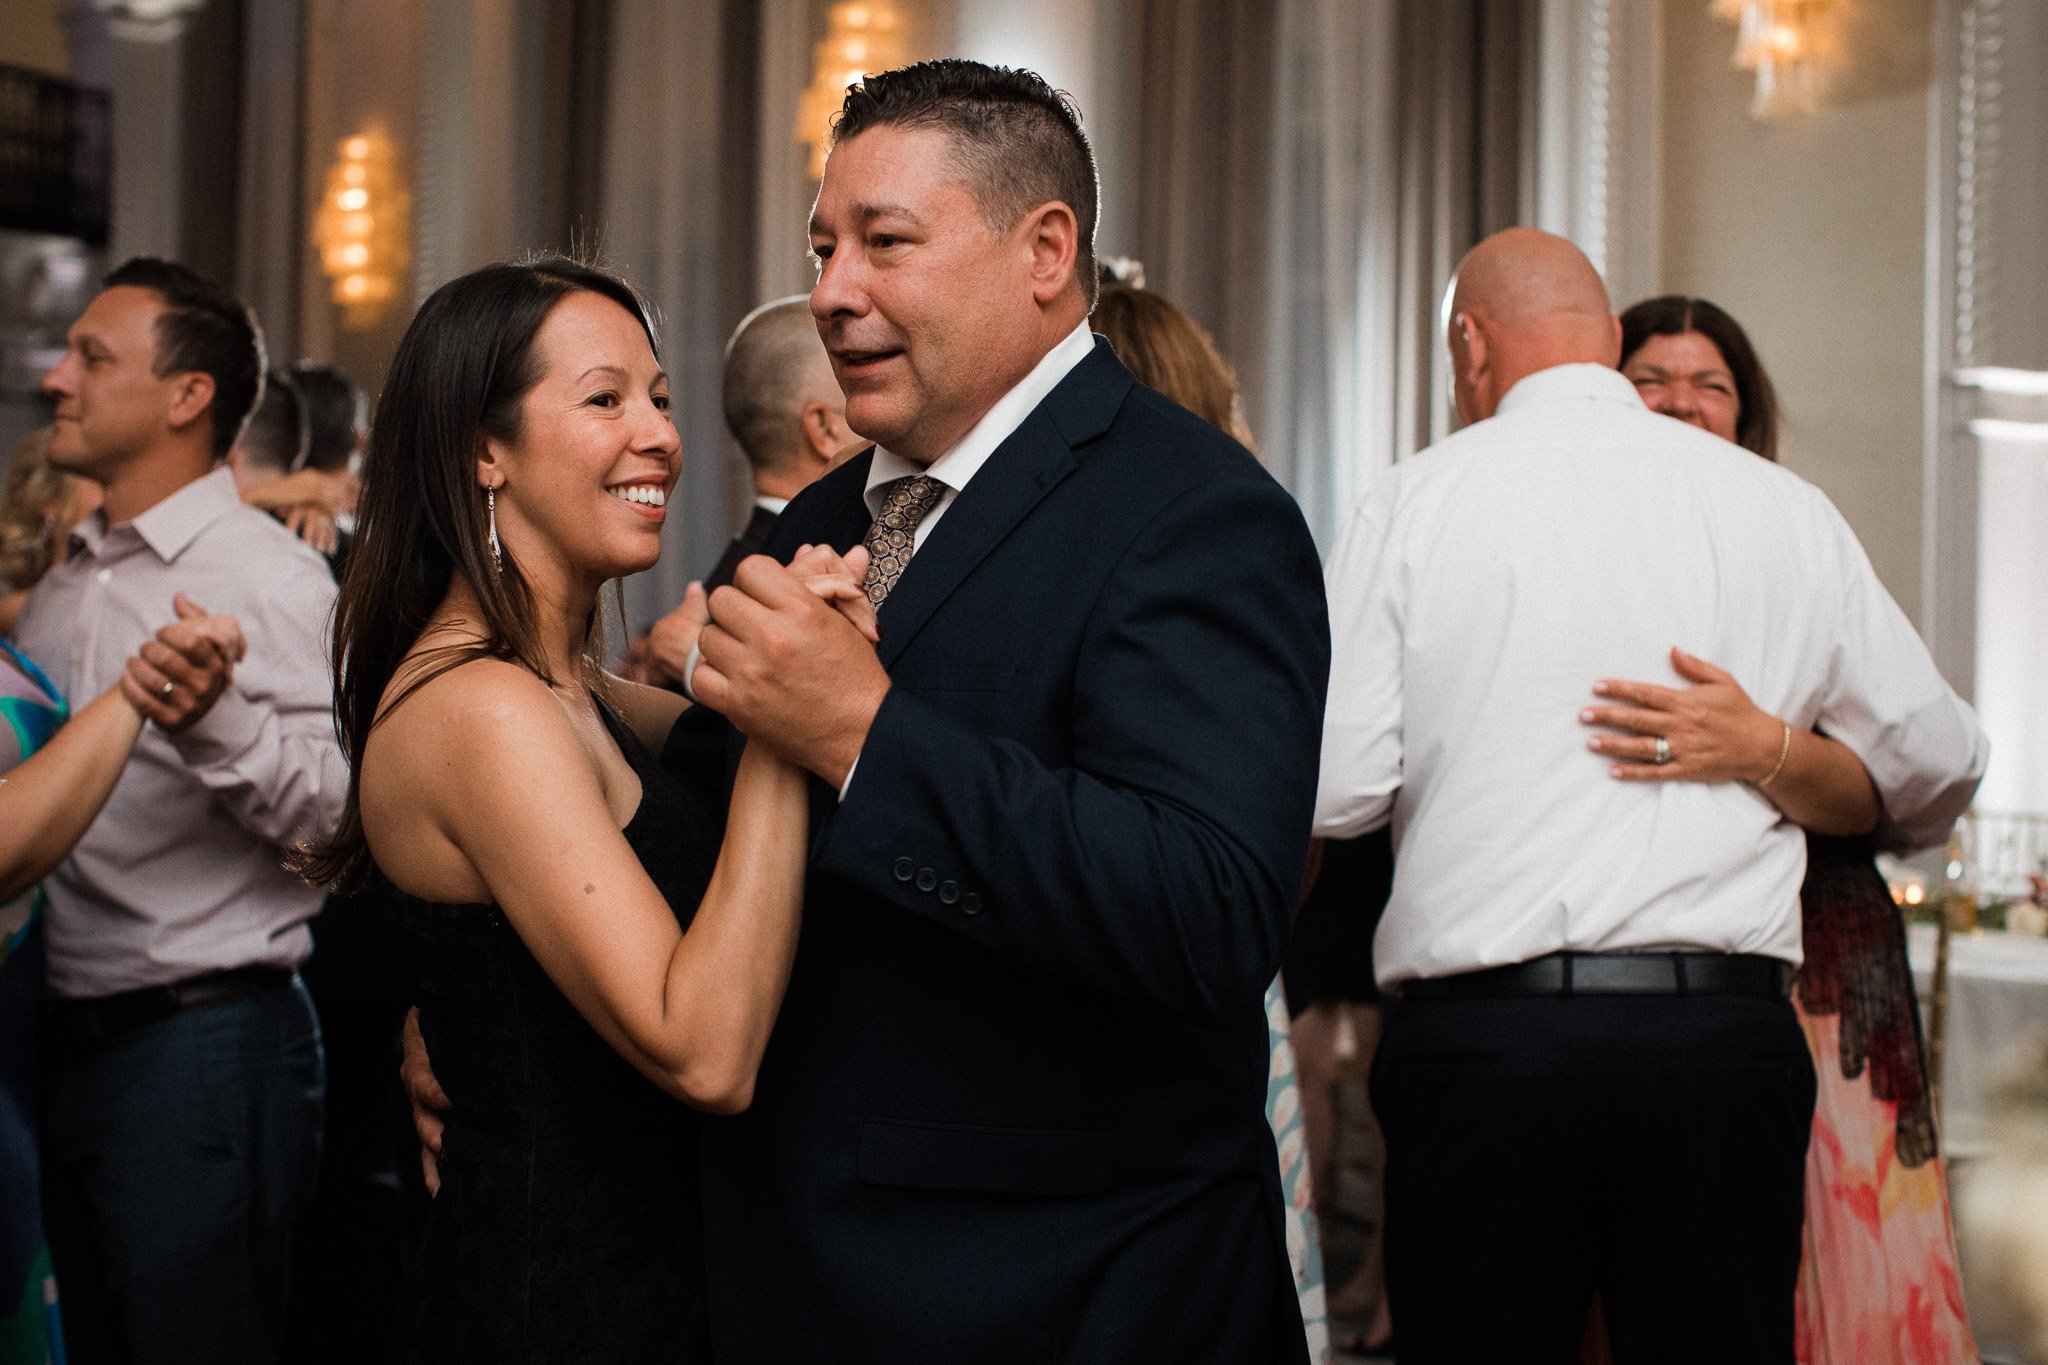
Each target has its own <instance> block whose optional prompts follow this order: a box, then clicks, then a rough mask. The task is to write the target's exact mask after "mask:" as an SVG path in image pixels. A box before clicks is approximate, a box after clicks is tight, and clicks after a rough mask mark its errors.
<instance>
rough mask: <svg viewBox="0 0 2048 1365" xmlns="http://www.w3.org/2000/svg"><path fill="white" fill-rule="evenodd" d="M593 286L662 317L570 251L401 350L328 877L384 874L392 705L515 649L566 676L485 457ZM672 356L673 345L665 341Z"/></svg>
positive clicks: (350, 574) (340, 666)
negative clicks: (499, 507) (473, 604)
mask: <svg viewBox="0 0 2048 1365" xmlns="http://www.w3.org/2000/svg"><path fill="white" fill-rule="evenodd" d="M580 292H588V293H592V294H601V295H603V296H604V297H605V298H608V299H611V300H612V301H614V302H615V303H617V304H618V305H619V306H620V307H622V308H624V309H625V310H626V311H627V312H629V313H631V314H632V315H633V316H634V317H636V318H638V319H639V320H640V325H641V327H642V328H644V329H645V330H646V332H647V343H648V345H649V346H655V344H656V342H655V334H654V324H653V322H652V321H651V319H650V318H649V316H648V312H647V308H646V306H645V305H644V304H643V303H642V301H641V299H640V296H639V295H638V294H636V293H635V292H634V291H633V287H632V286H631V285H629V284H627V283H626V282H625V281H624V280H622V279H620V278H618V277H617V276H616V275H612V274H610V273H608V272H606V271H603V270H599V269H597V268H596V267H594V266H589V265H585V264H583V263H581V262H579V261H573V260H570V259H568V258H566V257H562V256H540V257H536V258H534V259H531V260H528V261H524V262H520V263H518V264H507V265H488V266H485V267H484V268H483V269H481V270H475V271H471V272H470V273H469V274H467V275H464V276H462V277H461V278H459V279H454V280H450V281H449V282H448V283H447V284H444V285H442V286H441V287H440V288H439V289H437V290H435V291H434V293H433V295H432V297H430V298H429V299H428V300H427V301H426V302H425V303H423V304H421V305H420V311H419V312H418V313H417V314H415V315H414V317H413V320H412V324H411V325H410V326H409V327H407V328H406V329H405V337H404V339H403V340H401V341H400V342H399V343H398V351H397V353H396V354H395V355H394V356H393V357H392V360H391V370H390V373H389V374H388V375H387V376H386V377H385V381H384V392H383V396H382V397H381V398H380V399H379V400H378V402H377V412H376V417H375V419H374V420H373V421H372V423H371V425H370V443H369V448H368V450H367V452H366V453H365V456H364V460H363V487H362V493H361V496H360V498H359V499H358V501H357V507H356V532H355V542H354V545H353V547H352V548H351V550H350V552H349V557H348V566H347V570H346V572H345V573H344V575H343V578H342V584H341V595H340V599H339V600H338V601H337V602H336V604H335V609H334V717H335V724H336V728H337V729H338V730H339V731H340V734H341V747H342V751H343V752H344V753H345V754H347V756H348V762H349V788H348V803H347V806H346V807H345V808H344V810H343V812H342V820H341V827H340V828H339V829H338V830H337V831H336V832H335V835H334V837H333V838H332V839H331V840H329V841H328V842H327V843H325V844H324V845H321V846H319V847H316V848H313V849H310V850H307V851H306V852H305V853H303V854H302V855H300V856H299V857H298V858H297V859H296V860H295V870H297V871H298V872H299V873H300V874H301V875H303V876H305V877H306V878H307V879H309V880H311V881H314V882H317V883H320V884H322V885H328V886H334V887H338V888H341V889H352V888H355V887H358V886H360V885H361V884H362V882H363V879H364V877H365V875H366V874H367V873H368V872H369V869H370V853H369V847H368V845H367V844H366V843H365V841H364V838H363V817H362V807H361V804H360V803H359V800H358V795H359V790H360V787H359V782H360V777H361V773H362V762H363V748H364V746H365V745H366V744H367V743H368V742H369V738H370V731H371V729H372V728H373V727H374V726H375V725H376V724H377V722H378V721H379V720H381V719H382V718H383V716H385V715H388V714H389V713H390V712H391V711H392V710H394V709H396V708H397V707H398V706H399V705H401V704H402V703H403V702H404V701H405V700H406V699H407V698H408V697H410V696H412V694H413V693H415V692H417V691H418V690H419V689H420V688H422V687H424V686H425V685H426V684H428V683H429V682H432V681H433V680H434V679H435V678H438V677H440V676H441V675H442V674H443V673H446V672H447V671H448V670H449V669H451V668H455V667H457V666H458V665H460V664H464V663H468V662H470V661H471V660H473V659H504V660H508V661H510V662H513V663H517V664H519V665H520V666H521V667H524V668H527V669H530V670H531V671H532V672H534V673H535V674H537V675H539V676H540V677H541V678H543V679H546V680H547V681H548V682H550V683H553V682H555V681H556V679H555V678H553V677H552V676H551V675H550V673H549V671H548V667H547V660H546V656H545V653H544V651H543V650H542V647H541V643H540V637H539V634H538V631H537V626H536V622H535V620H534V605H533V593H532V590H531V589H530V588H529V587H528V585H527V581H526V578H525V576H524V575H523V574H521V573H520V571H519V565H518V563H517V561H515V560H514V559H513V557H512V555H511V554H510V553H509V552H508V553H506V555H505V557H504V566H503V568H502V570H501V569H500V568H499V566H498V564H497V563H496V561H495V559H494V557H493V555H492V553H491V544H490V532H489V528H488V524H487V519H486V516H485V510H484V508H485V503H484V491H483V489H482V488H480V487H478V486H477V481H476V460H477V454H478V450H479V448H480V446H481V444H482V442H483V440H484V438H485V437H487V436H488V437H494V438H496V439H498V440H500V441H511V440H515V439H517V437H518V435H519V428H520V418H521V405H522V404H523V402H524V401H525V398H526V395H527V394H528V392H530V391H531V390H532V388H533V386H534V385H535V384H536V383H538V382H539V381H540V377H541V374H540V357H539V356H538V354H537V353H536V352H535V350H534V344H533V342H534V338H535V336H536V335H538V334H539V332H540V329H541V324H542V323H543V322H545V321H546V320H547V316H548V314H549V313H550V312H552V311H553V309H554V307H555V305H556V304H557V303H560V302H561V301H562V300H563V299H564V298H566V297H568V296H569V295H570V294H574V293H580ZM656 353H657V354H659V349H658V348H657V351H656ZM458 576H459V577H460V578H461V579H462V580H463V582H465V583H466V584H468V586H469V589H470V591H471V592H472V593H474V594H475V596H476V601H477V609H478V611H479V613H480V614H481V616H482V618H483V631H482V633H481V634H480V635H479V636H477V637H476V638H474V639H472V640H467V641H462V642H458V643H455V644H450V645H448V646H445V647H442V648H439V649H435V650H433V651H431V657H430V658H429V659H428V661H427V662H426V663H425V666H424V667H422V668H421V669H420V670H419V671H418V672H416V673H415V674H413V676H411V677H410V678H409V679H408V680H407V681H406V684H405V686H404V687H403V688H401V689H400V690H399V691H398V693H397V694H396V695H394V696H393V697H392V698H391V699H390V701H389V703H388V704H385V702H384V692H385V689H386V688H387V687H389V686H390V685H391V680H392V677H393V675H394V674H395V673H396V672H397V671H398V667H399V664H400V663H401V662H402V661H403V660H404V658H405V656H406V654H407V652H408V651H410V650H411V649H412V648H413V646H414V645H415V644H417V643H418V642H419V638H420V634H421V632H422V631H424V630H425V629H426V626H427V623H428V621H429V620H431V619H432V618H433V615H434V612H435V611H436V610H437V609H438V608H439V607H440V605H441V603H442V602H443V600H445V599H446V598H447V596H448V591H449V588H450V587H451V586H452V584H453V583H454V581H455V579H456V578H457V577H458Z"/></svg>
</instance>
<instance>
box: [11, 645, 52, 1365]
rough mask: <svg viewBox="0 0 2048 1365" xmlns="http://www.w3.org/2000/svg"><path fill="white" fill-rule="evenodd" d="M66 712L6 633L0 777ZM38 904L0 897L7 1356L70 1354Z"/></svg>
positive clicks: (36, 1364)
mask: <svg viewBox="0 0 2048 1365" xmlns="http://www.w3.org/2000/svg"><path fill="white" fill-rule="evenodd" d="M67 714H68V712H67V711H66V709H65V706H64V699H63V698H62V697H61V696H59V695H58V693H57V688H56V685H55V684H54V683H52V682H51V681H50V680H49V678H47V677H46V676H44V674H43V672H42V670H40V669H38V668H37V667H36V666H35V665H34V664H32V663H30V662H29V661H28V660H27V659H26V658H24V657H22V655H21V654H19V653H18V652H16V650H15V649H14V647H13V646H12V645H10V644H8V643H7V642H6V641H5V640H0V779H4V778H5V777H6V776H7V774H8V773H9V772H10V771H12V770H13V769H14V768H15V767H16V766H17V765H18V764H20V763H21V761H22V760H23V759H25V758H27V757H28V756H29V755H30V754H32V753H34V752H35V751H36V750H37V749H39V748H41V747H42V746H43V744H44V743H45V742H46V741H47V740H48V739H49V738H50V736H51V735H52V734H53V733H55V731H56V729H57V727H58V726H59V725H61V724H63V723H64V718H65V716H66V715H67ZM41 909H42V905H41V895H40V893H39V892H36V891H33V890H32V891H29V892H27V893H26V894H24V895H21V896H18V897H16V898H15V899H13V900H11V901H5V902H0V1209H4V1210H5V1211H6V1212H5V1215H4V1216H0V1365H41V1362H44V1361H47V1360H52V1359H55V1360H61V1359H63V1348H62V1346H61V1344H60V1342H61V1338H60V1336H59V1334H58V1329H57V1282H56V1280H55V1279H54V1278H53V1277H52V1276H51V1274H50V1249H49V1247H48V1246H46V1245H45V1244H44V1241H43V1221H42V1214H41V1205H42V1200H41V1195H40V1190H41V1183H42V1182H41V1175H40V1172H39V1170H38V1168H37V1162H36V1128H35V1103H36V1074H35V1058H36V1038H35V1023H36V1003H37V997H38V995H39V993H40V991H41V988H42V981H43V951H42V949H43V943H42V934H41V932H40V929H41V923H40V918H39V916H40V912H41Z"/></svg>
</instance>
